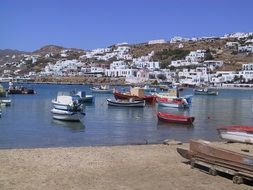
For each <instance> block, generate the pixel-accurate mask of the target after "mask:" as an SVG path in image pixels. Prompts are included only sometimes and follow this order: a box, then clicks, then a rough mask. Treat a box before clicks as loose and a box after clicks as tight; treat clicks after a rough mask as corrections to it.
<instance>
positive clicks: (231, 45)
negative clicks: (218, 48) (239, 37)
mask: <svg viewBox="0 0 253 190" xmlns="http://www.w3.org/2000/svg"><path fill="white" fill-rule="evenodd" d="M239 45H240V44H239V42H227V43H226V44H225V48H229V49H232V48H238V46H239Z"/></svg>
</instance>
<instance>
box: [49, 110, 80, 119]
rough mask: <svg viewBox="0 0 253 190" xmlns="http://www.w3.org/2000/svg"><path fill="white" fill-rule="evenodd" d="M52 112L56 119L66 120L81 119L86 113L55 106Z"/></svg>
mask: <svg viewBox="0 0 253 190" xmlns="http://www.w3.org/2000/svg"><path fill="white" fill-rule="evenodd" d="M51 113H52V114H53V118H54V119H58V120H64V121H80V120H81V119H82V118H83V117H84V115H85V113H83V112H79V111H77V112H73V111H67V110H59V109H55V108H53V109H52V110H51Z"/></svg>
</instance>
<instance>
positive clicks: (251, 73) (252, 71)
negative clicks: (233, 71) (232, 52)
mask: <svg viewBox="0 0 253 190" xmlns="http://www.w3.org/2000/svg"><path fill="white" fill-rule="evenodd" d="M239 75H242V76H243V78H245V79H246V82H247V81H249V80H252V79H253V63H248V64H243V65H242V70H241V71H239Z"/></svg>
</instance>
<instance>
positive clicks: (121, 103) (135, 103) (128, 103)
mask: <svg viewBox="0 0 253 190" xmlns="http://www.w3.org/2000/svg"><path fill="white" fill-rule="evenodd" d="M107 104H108V105H109V106H118V107H144V106H145V100H132V99H130V100H111V99H107Z"/></svg>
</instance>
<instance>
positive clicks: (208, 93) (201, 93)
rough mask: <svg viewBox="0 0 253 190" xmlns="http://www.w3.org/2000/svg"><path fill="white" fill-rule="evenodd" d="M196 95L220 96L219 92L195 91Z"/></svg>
mask: <svg viewBox="0 0 253 190" xmlns="http://www.w3.org/2000/svg"><path fill="white" fill-rule="evenodd" d="M194 95H210V96H217V95H218V91H206V92H205V91H198V90H195V91H194Z"/></svg>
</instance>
